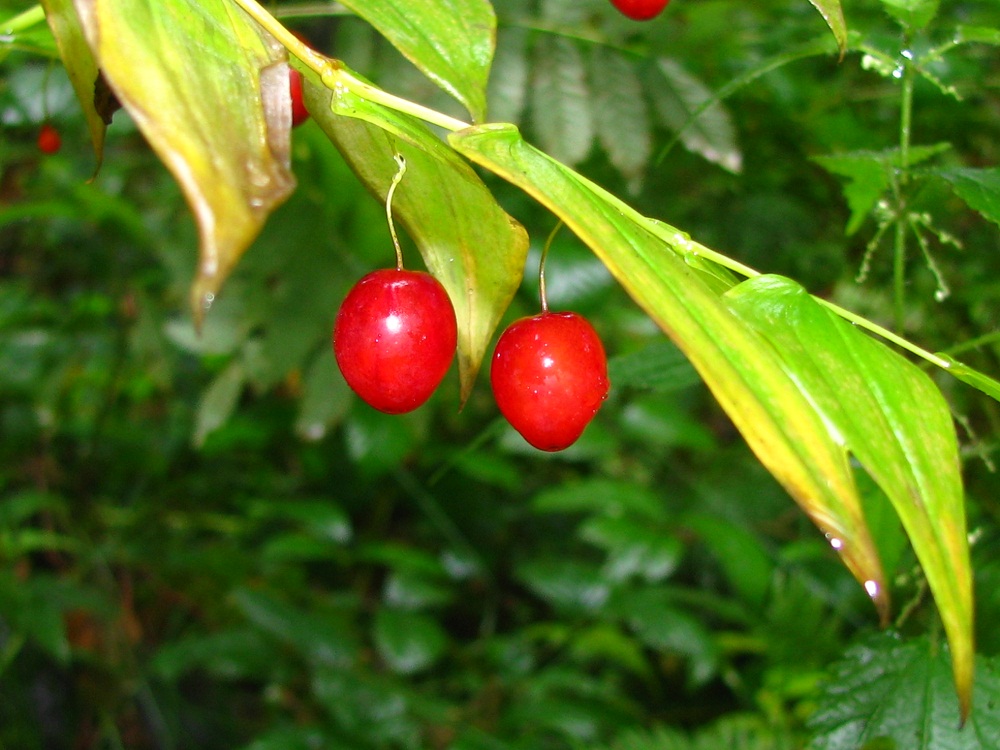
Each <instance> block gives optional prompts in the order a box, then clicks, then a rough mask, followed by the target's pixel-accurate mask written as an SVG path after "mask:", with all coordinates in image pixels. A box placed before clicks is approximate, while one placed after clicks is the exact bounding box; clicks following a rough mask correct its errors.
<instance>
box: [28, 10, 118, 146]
mask: <svg viewBox="0 0 1000 750" xmlns="http://www.w3.org/2000/svg"><path fill="white" fill-rule="evenodd" d="M42 6H43V7H44V8H45V20H46V21H48V24H49V28H50V29H52V35H53V36H54V37H55V40H56V46H57V47H58V48H59V56H60V57H61V58H62V61H63V65H64V66H65V67H66V73H67V74H68V75H69V80H70V83H72V84H73V91H75V92H76V98H77V99H78V100H79V101H80V106H81V108H82V109H83V115H84V119H86V121H87V129H88V130H89V131H90V140H91V141H92V142H93V144H94V153H95V154H97V163H98V166H100V163H101V160H102V158H103V155H104V132H105V130H106V129H107V124H106V120H107V117H108V115H107V113H106V112H102V111H100V110H99V108H98V104H97V102H96V101H95V89H96V88H97V83H98V76H99V72H98V69H97V61H96V60H95V59H94V55H93V54H92V53H91V51H90V47H88V46H87V40H86V39H85V38H84V35H83V28H82V27H81V26H80V18H79V16H77V14H76V9H75V8H74V7H73V1H72V0H42Z"/></svg>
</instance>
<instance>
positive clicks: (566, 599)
mask: <svg viewBox="0 0 1000 750" xmlns="http://www.w3.org/2000/svg"><path fill="white" fill-rule="evenodd" d="M515 574H516V576H517V578H518V579H520V580H521V581H523V582H524V584H525V585H526V586H527V587H528V588H530V589H531V590H532V591H534V592H535V594H537V595H538V596H539V597H541V598H542V599H544V600H545V601H547V602H549V603H550V604H552V605H553V606H555V607H559V608H562V609H565V610H568V611H578V610H582V611H591V612H592V611H594V610H597V609H600V608H601V607H602V606H603V605H604V604H605V602H607V600H608V597H609V596H610V594H611V589H610V587H609V585H608V583H607V582H606V581H605V579H604V578H603V577H602V576H601V574H600V571H599V570H598V569H597V568H596V566H593V565H590V564H587V563H584V562H581V561H578V560H569V559H562V560H555V559H546V560H542V559H536V560H528V561H527V562H524V563H522V564H521V565H519V566H518V568H517V570H516V573H515Z"/></svg>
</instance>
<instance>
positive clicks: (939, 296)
mask: <svg viewBox="0 0 1000 750" xmlns="http://www.w3.org/2000/svg"><path fill="white" fill-rule="evenodd" d="M934 299H936V300H937V301H938V302H944V301H945V300H946V299H948V290H947V289H938V290H937V291H936V292H934Z"/></svg>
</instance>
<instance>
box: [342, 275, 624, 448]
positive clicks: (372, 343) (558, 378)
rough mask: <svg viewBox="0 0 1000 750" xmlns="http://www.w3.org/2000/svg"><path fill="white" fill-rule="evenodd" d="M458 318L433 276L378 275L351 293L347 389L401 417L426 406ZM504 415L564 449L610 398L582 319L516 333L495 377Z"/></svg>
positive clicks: (563, 316) (553, 319)
mask: <svg viewBox="0 0 1000 750" xmlns="http://www.w3.org/2000/svg"><path fill="white" fill-rule="evenodd" d="M456 333H457V331H456V324H455V312H454V309H453V308H452V305H451V301H450V300H449V299H448V294H447V292H445V290H444V287H442V286H441V284H440V283H439V282H438V281H437V280H436V279H435V278H434V277H433V276H431V275H430V274H427V273H422V272H418V271H404V270H402V269H386V270H382V271H375V272H373V273H370V274H368V275H367V276H365V277H364V278H363V279H361V281H359V282H358V283H357V284H356V285H355V286H354V287H353V288H352V289H351V291H350V292H349V293H348V295H347V297H346V299H345V300H344V303H343V305H341V308H340V312H338V313H337V320H336V323H335V324H334V330H333V350H334V354H335V355H336V358H337V364H338V365H339V366H340V370H341V372H342V373H343V375H344V379H345V380H347V383H348V385H350V386H351V388H352V389H353V390H354V391H355V392H356V393H357V394H358V395H359V396H360V397H361V398H362V399H364V400H365V401H366V402H368V403H369V404H370V405H371V406H373V407H375V408H376V409H379V410H380V411H384V412H387V413H389V414H401V413H403V412H407V411H411V410H413V409H416V408H417V407H418V406H420V405H421V404H423V403H424V402H425V401H426V400H427V399H428V398H430V395H431V393H433V392H434V390H435V389H436V388H437V386H438V384H439V383H440V382H441V380H442V378H444V375H445V372H447V370H448V367H449V366H450V365H451V360H452V357H453V356H454V353H455V345H456V339H457V335H456ZM490 381H491V383H492V385H493V395H494V397H495V398H496V401H497V405H498V406H499V407H500V412H501V413H502V414H503V415H504V417H506V418H507V421H508V422H510V423H511V425H512V426H513V427H514V428H515V429H516V430H517V431H518V432H519V433H521V435H522V436H524V439H525V440H527V441H528V442H529V443H531V445H533V446H535V447H536V448H539V449H541V450H545V451H557V450H562V449H563V448H567V447H568V446H570V445H571V444H572V443H574V442H575V441H576V439H577V438H578V437H580V434H581V433H582V432H583V430H584V428H585V427H586V426H587V424H588V423H589V422H590V420H591V419H593V417H594V415H595V414H596V413H597V410H598V409H599V408H600V407H601V403H602V402H603V401H604V399H605V397H606V396H607V394H608V367H607V359H606V357H605V354H604V347H603V346H602V345H601V340H600V338H598V336H597V333H596V332H595V331H594V329H593V327H592V326H591V325H590V323H588V322H587V320H586V319H585V318H583V317H581V316H580V315H577V314H576V313H571V312H564V313H555V312H549V311H547V310H543V312H542V313H540V314H539V315H535V316H534V317H529V318H522V319H520V320H518V321H516V322H515V323H513V324H512V325H511V326H510V327H509V328H508V329H507V330H506V331H504V333H503V335H502V336H501V337H500V340H499V341H498V342H497V346H496V350H495V352H494V354H493V363H492V366H491V369H490Z"/></svg>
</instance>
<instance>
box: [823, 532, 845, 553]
mask: <svg viewBox="0 0 1000 750" xmlns="http://www.w3.org/2000/svg"><path fill="white" fill-rule="evenodd" d="M826 538H827V540H828V541H829V542H830V546H831V547H833V548H834V549H835V550H837V551H838V552H840V550H842V549H843V548H844V540H843V539H838V538H837V537H835V536H832V535H831V534H827V535H826Z"/></svg>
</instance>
